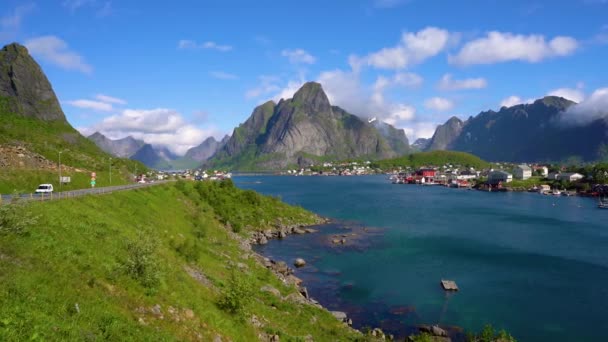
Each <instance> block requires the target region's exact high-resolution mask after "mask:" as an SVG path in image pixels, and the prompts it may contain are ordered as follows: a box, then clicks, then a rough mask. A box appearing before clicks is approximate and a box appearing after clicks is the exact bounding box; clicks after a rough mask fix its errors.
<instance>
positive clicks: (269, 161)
mask: <svg viewBox="0 0 608 342" xmlns="http://www.w3.org/2000/svg"><path fill="white" fill-rule="evenodd" d="M370 117H371V115H370ZM409 152H410V147H409V142H408V140H407V137H406V135H405V132H404V131H403V130H400V129H396V128H395V127H393V126H391V125H388V124H385V123H379V122H369V121H368V120H364V119H361V118H359V117H358V116H355V115H353V114H350V113H348V112H347V111H345V110H344V109H342V108H340V107H337V106H332V105H331V104H330V103H329V99H328V98H327V95H326V94H325V92H324V91H323V88H322V87H321V85H320V84H319V83H315V82H308V83H306V84H304V85H303V86H302V87H301V88H300V89H299V90H298V91H297V92H296V93H295V94H294V96H293V98H291V99H287V100H284V99H281V101H279V102H278V103H274V102H273V101H268V102H266V103H264V104H262V105H260V106H258V107H256V108H255V109H254V111H253V113H252V114H251V116H250V117H249V118H248V119H247V120H246V121H245V122H244V123H243V124H241V125H240V126H239V127H237V128H235V130H234V133H233V134H232V136H231V137H230V139H229V140H228V142H227V143H226V145H225V146H223V147H222V148H221V149H219V150H218V152H217V153H216V154H215V155H214V156H213V157H211V158H210V159H209V161H208V162H207V163H206V165H207V166H210V167H228V168H233V169H237V170H255V169H281V168H286V167H291V166H306V165H311V164H314V163H319V162H322V161H324V160H343V159H348V158H362V159H363V158H365V159H380V158H389V157H394V156H397V155H402V154H406V153H409Z"/></svg>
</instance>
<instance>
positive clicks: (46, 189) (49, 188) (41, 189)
mask: <svg viewBox="0 0 608 342" xmlns="http://www.w3.org/2000/svg"><path fill="white" fill-rule="evenodd" d="M51 192H53V184H40V185H39V186H38V189H36V193H37V194H44V193H51Z"/></svg>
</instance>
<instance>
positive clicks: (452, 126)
mask: <svg viewBox="0 0 608 342" xmlns="http://www.w3.org/2000/svg"><path fill="white" fill-rule="evenodd" d="M463 126H464V123H463V122H462V120H460V119H459V118H457V117H455V116H453V117H451V118H450V119H449V120H448V121H446V123H444V124H443V125H439V126H437V129H435V134H433V137H432V138H431V140H430V141H429V142H428V146H427V150H428V151H434V150H445V149H447V148H448V146H450V145H451V144H452V142H454V140H456V139H457V138H458V137H459V136H460V133H461V132H462V127H463Z"/></svg>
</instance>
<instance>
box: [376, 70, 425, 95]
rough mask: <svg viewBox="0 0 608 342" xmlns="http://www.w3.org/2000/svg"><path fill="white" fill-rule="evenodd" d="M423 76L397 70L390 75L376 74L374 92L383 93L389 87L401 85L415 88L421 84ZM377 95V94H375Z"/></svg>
mask: <svg viewBox="0 0 608 342" xmlns="http://www.w3.org/2000/svg"><path fill="white" fill-rule="evenodd" d="M423 82H424V80H423V78H422V77H420V76H419V75H417V74H414V73H411V72H398V73H396V74H394V75H393V76H392V77H386V76H382V75H380V76H378V78H376V82H375V83H374V85H373V90H374V92H375V93H383V92H384V91H385V90H387V89H388V88H391V87H396V86H401V87H406V88H416V87H419V86H420V85H422V83H423ZM377 96H378V95H377Z"/></svg>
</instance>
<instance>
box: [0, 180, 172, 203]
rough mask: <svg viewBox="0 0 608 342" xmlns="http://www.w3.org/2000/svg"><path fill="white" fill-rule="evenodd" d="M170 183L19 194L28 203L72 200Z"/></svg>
mask: <svg viewBox="0 0 608 342" xmlns="http://www.w3.org/2000/svg"><path fill="white" fill-rule="evenodd" d="M168 182H170V181H155V182H153V183H143V184H141V183H134V184H127V185H117V186H106V187H102V188H90V189H80V190H71V191H63V192H54V193H52V194H36V193H31V194H19V197H20V198H21V199H24V200H28V201H50V200H58V199H63V198H72V197H81V196H86V195H101V194H109V193H112V192H116V191H125V190H133V189H140V188H147V187H150V186H155V185H159V184H165V183H168ZM0 198H1V202H0V204H7V203H10V202H11V201H12V200H13V195H0Z"/></svg>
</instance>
